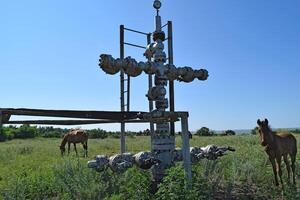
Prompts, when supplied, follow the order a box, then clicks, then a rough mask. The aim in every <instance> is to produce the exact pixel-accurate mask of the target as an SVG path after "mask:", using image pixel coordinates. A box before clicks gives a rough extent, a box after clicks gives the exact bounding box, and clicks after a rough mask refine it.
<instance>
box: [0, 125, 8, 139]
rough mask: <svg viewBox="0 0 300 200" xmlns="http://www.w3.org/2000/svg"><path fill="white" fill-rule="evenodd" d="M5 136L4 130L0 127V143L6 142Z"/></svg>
mask: <svg viewBox="0 0 300 200" xmlns="http://www.w3.org/2000/svg"><path fill="white" fill-rule="evenodd" d="M6 139H7V138H6V135H5V133H4V128H3V127H0V142H4V141H5V140H6Z"/></svg>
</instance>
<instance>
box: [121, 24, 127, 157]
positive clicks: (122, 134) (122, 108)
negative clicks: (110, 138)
mask: <svg viewBox="0 0 300 200" xmlns="http://www.w3.org/2000/svg"><path fill="white" fill-rule="evenodd" d="M120 58H121V59H124V25H120ZM120 83H121V85H120V91H121V94H120V95H121V97H120V98H121V112H124V111H125V102H124V101H125V99H124V71H123V70H122V69H121V72H120ZM120 140H121V141H120V143H121V153H125V151H126V149H125V122H121V139H120Z"/></svg>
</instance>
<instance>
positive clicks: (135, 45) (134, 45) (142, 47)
mask: <svg viewBox="0 0 300 200" xmlns="http://www.w3.org/2000/svg"><path fill="white" fill-rule="evenodd" d="M124 44H126V45H128V46H133V47H137V48H141V49H146V47H144V46H140V45H137V44H131V43H127V42H124Z"/></svg>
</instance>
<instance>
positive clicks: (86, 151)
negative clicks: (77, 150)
mask: <svg viewBox="0 0 300 200" xmlns="http://www.w3.org/2000/svg"><path fill="white" fill-rule="evenodd" d="M85 156H86V157H88V145H87V141H86V142H85Z"/></svg>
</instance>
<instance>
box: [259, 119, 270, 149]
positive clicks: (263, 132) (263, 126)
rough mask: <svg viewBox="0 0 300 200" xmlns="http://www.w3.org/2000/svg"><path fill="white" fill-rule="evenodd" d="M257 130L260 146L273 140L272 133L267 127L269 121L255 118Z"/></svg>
mask: <svg viewBox="0 0 300 200" xmlns="http://www.w3.org/2000/svg"><path fill="white" fill-rule="evenodd" d="M257 125H258V131H259V136H260V141H261V145H262V146H267V145H268V144H271V143H272V142H273V139H274V138H273V133H272V130H271V129H270V127H269V121H268V120H267V119H265V120H264V121H260V120H259V119H258V120H257Z"/></svg>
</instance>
